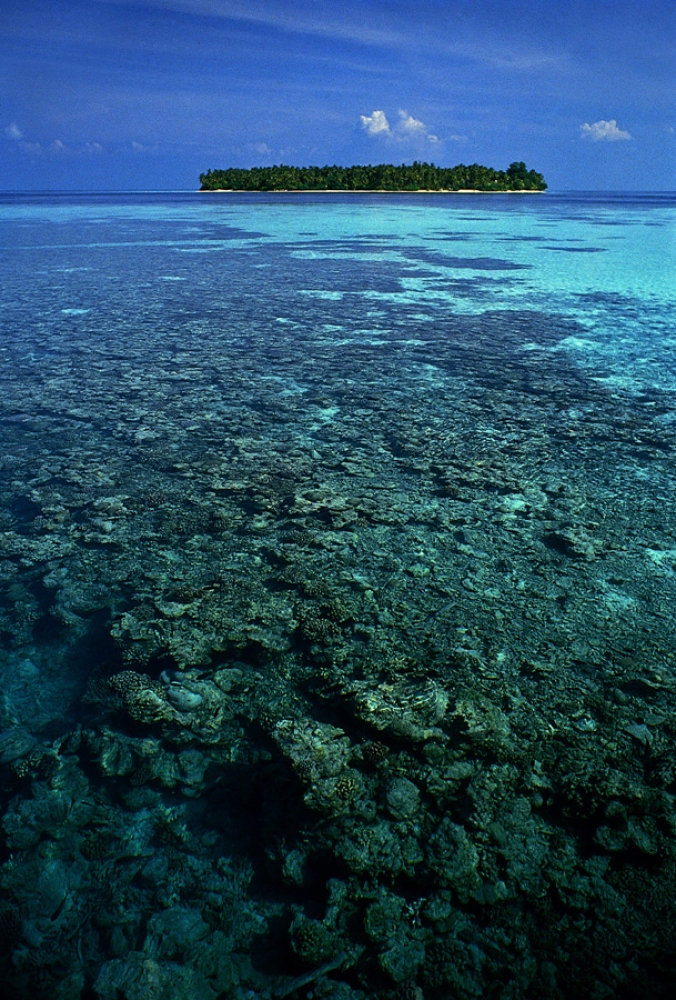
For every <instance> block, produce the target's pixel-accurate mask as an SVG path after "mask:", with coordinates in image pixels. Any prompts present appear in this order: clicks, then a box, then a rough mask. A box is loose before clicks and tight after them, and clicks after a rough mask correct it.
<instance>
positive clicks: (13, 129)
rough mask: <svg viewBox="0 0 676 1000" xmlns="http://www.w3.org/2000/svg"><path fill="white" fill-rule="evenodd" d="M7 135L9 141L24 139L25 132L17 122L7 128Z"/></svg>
mask: <svg viewBox="0 0 676 1000" xmlns="http://www.w3.org/2000/svg"><path fill="white" fill-rule="evenodd" d="M5 135H6V136H7V138H8V139H23V132H22V131H21V129H20V128H19V126H18V125H17V124H16V122H12V124H11V125H8V126H7V128H6V129H5Z"/></svg>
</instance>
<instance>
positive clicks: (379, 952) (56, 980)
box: [0, 193, 676, 1000]
mask: <svg viewBox="0 0 676 1000" xmlns="http://www.w3.org/2000/svg"><path fill="white" fill-rule="evenodd" d="M0 253H1V254H2V271H1V272H0V273H1V274H2V278H1V279H0V282H1V285H0V287H1V292H2V298H1V301H0V324H1V325H2V334H1V339H0V389H1V397H0V398H1V400H2V408H1V410H0V493H1V499H2V503H1V507H0V520H1V522H2V523H1V528H2V534H1V535H0V681H1V685H2V687H1V694H2V697H1V699H0V727H1V729H2V733H1V735H0V768H1V770H0V777H1V783H0V788H1V794H2V804H3V819H2V844H3V846H2V853H0V858H1V859H2V868H1V869H0V885H1V887H2V900H3V902H1V903H0V968H1V969H2V976H4V981H6V983H7V989H8V990H12V991H13V992H11V993H10V994H9V995H10V996H16V997H37V998H40V997H45V998H47V997H49V998H50V1000H51V998H52V997H59V998H71V997H77V998H89V997H95V998H103V1000H107V998H108V997H110V998H114V1000H119V998H120V997H124V998H128V1000H135V998H137V997H139V998H145V997H147V996H150V995H153V996H159V997H165V996H166V997H171V998H172V1000H173V998H174V997H178V998H180V997H183V996H185V997H191V998H202V997H204V998H207V1000H217V998H225V997H227V998H231V997H232V998H236V1000H240V998H246V997H253V996H256V997H264V998H265V997H283V996H291V997H305V998H309V997H310V996H313V997H329V996H330V997H332V998H333V997H338V998H342V1000H352V998H372V997H375V998H377V1000H400V998H402V997H424V998H425V1000H430V998H431V1000H436V998H439V1000H442V998H444V1000H445V998H447V997H449V996H454V997H455V996H457V997H461V998H465V997H468V998H469V997H477V996H491V997H500V998H505V1000H507V998H512V1000H513V998H520V997H524V998H526V997H528V998H530V997H533V998H539V997H542V996H547V997H561V998H564V997H565V998H567V997H573V996H575V997H579V996H589V997H599V998H605V997H626V998H627V1000H633V998H637V997H644V996H645V997H658V996H666V995H667V994H668V990H669V986H670V983H671V981H672V978H673V975H674V973H675V972H676V958H675V956H674V951H673V945H672V943H671V936H670V929H671V927H673V925H674V920H675V919H676V902H675V901H676V892H675V891H674V890H675V889H676V886H675V885H674V881H675V872H676V851H675V849H674V830H675V829H676V804H675V800H674V796H675V794H676V745H675V736H676V716H674V709H673V693H674V690H675V689H676V662H675V646H674V622H673V618H674V608H676V599H675V598H676V514H675V510H674V500H673V497H674V477H675V472H674V433H675V429H676V419H675V415H676V351H675V344H676V338H675V333H674V320H673V317H674V315H675V314H676V313H675V309H674V306H675V304H676V303H675V302H674V299H675V298H676V291H675V288H676V285H675V283H674V280H673V276H674V274H675V273H676V198H675V197H674V196H673V195H669V194H653V195H646V194H641V195H612V194H600V195H597V194H571V195H563V194H561V195H557V194H549V193H548V194H546V195H537V196H534V195H533V196H528V195H524V196H521V195H504V196H502V195H484V196H480V195H476V196H472V195H457V196H443V195H349V196H347V195H346V196H343V195H309V194H294V195H291V194H290V195H283V194H275V195H269V196H268V195H254V196H247V195H233V194H204V195H197V194H194V195H192V194H174V195H172V194H167V195H106V196H103V195H98V196H76V195H72V196H66V195H64V196H46V195H45V196H2V197H1V198H0ZM573 955H574V956H575V960H574V962H573V960H572V958H571V956H573Z"/></svg>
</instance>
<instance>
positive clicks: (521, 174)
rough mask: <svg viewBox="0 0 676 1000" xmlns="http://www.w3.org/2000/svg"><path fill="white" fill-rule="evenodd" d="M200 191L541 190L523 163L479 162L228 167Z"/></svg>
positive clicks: (207, 177) (212, 174)
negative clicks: (503, 165) (501, 166)
mask: <svg viewBox="0 0 676 1000" xmlns="http://www.w3.org/2000/svg"><path fill="white" fill-rule="evenodd" d="M200 184H201V187H200V190H201V191H544V190H545V189H546V187H547V185H546V183H545V179H544V177H543V176H542V174H539V173H537V171H535V170H528V168H527V167H526V164H525V163H523V161H517V162H515V163H510V165H509V167H508V168H507V170H494V169H493V168H492V167H482V166H481V165H480V164H478V163H472V164H470V165H469V166H465V164H464V163H460V164H458V165H457V166H455V167H437V166H435V165H434V163H419V162H418V161H417V160H416V161H415V162H414V163H411V164H403V163H402V164H401V166H395V165H394V164H392V163H380V164H377V165H376V166H370V165H368V166H352V167H338V166H335V165H334V166H332V167H329V166H326V167H289V166H285V165H284V164H280V165H279V166H274V167H251V169H249V170H247V169H244V168H241V167H229V168H228V169H227V170H207V172H206V173H204V174H200Z"/></svg>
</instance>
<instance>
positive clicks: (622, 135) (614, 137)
mask: <svg viewBox="0 0 676 1000" xmlns="http://www.w3.org/2000/svg"><path fill="white" fill-rule="evenodd" d="M580 132H581V133H582V138H583V139H591V141H592V142H625V141H626V140H627V139H631V136H630V135H629V133H628V132H625V130H624V129H621V128H619V126H618V124H617V122H616V121H615V119H614V118H611V119H610V121H605V120H604V119H603V118H601V119H600V121H597V122H594V124H593V125H588V124H587V122H585V123H584V125H580Z"/></svg>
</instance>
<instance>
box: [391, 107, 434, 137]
mask: <svg viewBox="0 0 676 1000" xmlns="http://www.w3.org/2000/svg"><path fill="white" fill-rule="evenodd" d="M397 131H398V132H400V133H401V134H402V135H404V136H410V137H412V138H415V139H426V140H427V142H439V136H437V135H433V134H432V133H431V132H428V131H427V126H426V125H425V123H424V122H421V121H420V120H419V119H418V118H414V117H413V115H409V113H408V112H407V111H400V112H399V123H398V125H397Z"/></svg>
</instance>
